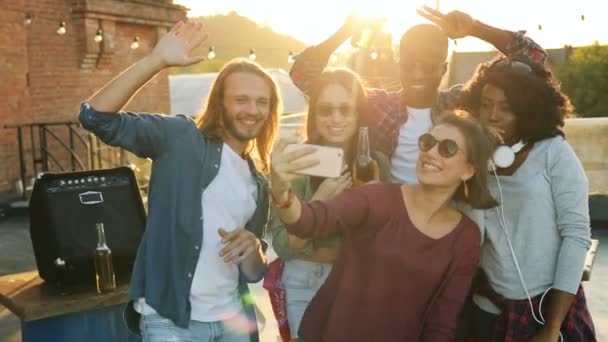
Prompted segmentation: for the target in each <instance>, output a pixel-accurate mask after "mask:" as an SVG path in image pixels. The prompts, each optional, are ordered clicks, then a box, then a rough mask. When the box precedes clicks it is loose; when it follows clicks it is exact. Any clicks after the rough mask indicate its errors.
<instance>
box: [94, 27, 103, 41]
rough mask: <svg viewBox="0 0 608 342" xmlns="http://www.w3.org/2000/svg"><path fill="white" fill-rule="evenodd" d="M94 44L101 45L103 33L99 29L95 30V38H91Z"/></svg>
mask: <svg viewBox="0 0 608 342" xmlns="http://www.w3.org/2000/svg"><path fill="white" fill-rule="evenodd" d="M93 40H94V41H95V43H101V41H102V40H103V31H102V30H101V29H97V34H95V38H93Z"/></svg>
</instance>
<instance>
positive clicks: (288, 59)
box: [287, 51, 295, 64]
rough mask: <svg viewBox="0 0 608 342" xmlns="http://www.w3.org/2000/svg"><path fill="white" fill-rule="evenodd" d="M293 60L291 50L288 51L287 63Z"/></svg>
mask: <svg viewBox="0 0 608 342" xmlns="http://www.w3.org/2000/svg"><path fill="white" fill-rule="evenodd" d="M294 61H295V59H294V58H293V51H289V55H288V56H287V63H289V64H291V63H293V62H294Z"/></svg>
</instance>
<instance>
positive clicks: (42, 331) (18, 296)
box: [0, 271, 139, 342]
mask: <svg viewBox="0 0 608 342" xmlns="http://www.w3.org/2000/svg"><path fill="white" fill-rule="evenodd" d="M127 291H128V285H127V284H123V285H119V286H118V287H117V289H116V290H115V291H113V292H109V293H105V294H98V293H97V291H96V290H95V288H79V289H69V290H59V289H57V288H55V287H52V286H50V285H47V284H45V283H44V280H42V279H41V278H40V277H39V276H38V271H32V272H25V273H19V274H11V275H6V276H2V277H0V303H1V304H2V305H4V306H5V307H6V308H8V309H9V310H10V311H12V312H13V313H14V314H15V315H16V316H18V317H19V318H20V319H21V335H22V339H23V341H24V342H38V341H40V342H42V341H44V342H54V341H58V342H59V341H61V342H82V341H86V342H97V341H106V342H107V341H111V342H119V341H139V338H138V337H136V336H135V335H133V334H131V333H130V332H129V331H128V330H127V327H126V324H125V323H124V320H123V309H124V307H125V305H126V302H127Z"/></svg>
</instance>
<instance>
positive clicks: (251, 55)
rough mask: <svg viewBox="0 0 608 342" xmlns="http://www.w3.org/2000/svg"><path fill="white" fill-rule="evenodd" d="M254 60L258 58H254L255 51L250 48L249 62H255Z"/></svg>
mask: <svg viewBox="0 0 608 342" xmlns="http://www.w3.org/2000/svg"><path fill="white" fill-rule="evenodd" d="M256 58H258V56H256V54H255V50H254V49H253V48H251V49H250V50H249V60H250V61H255V60H256Z"/></svg>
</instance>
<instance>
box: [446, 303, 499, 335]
mask: <svg viewBox="0 0 608 342" xmlns="http://www.w3.org/2000/svg"><path fill="white" fill-rule="evenodd" d="M497 317H498V316H497V315H493V314H491V313H489V312H487V311H484V310H482V309H480V308H479V307H478V306H477V305H475V303H473V300H472V298H471V296H469V297H468V298H467V301H466V302H465V304H464V308H463V309H462V313H461V314H460V319H459V323H458V330H457V332H456V339H455V341H456V342H466V341H467V339H468V338H470V337H474V338H475V340H476V342H491V341H492V333H493V331H494V322H496V318H497Z"/></svg>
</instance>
